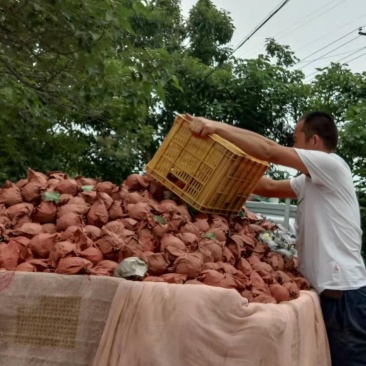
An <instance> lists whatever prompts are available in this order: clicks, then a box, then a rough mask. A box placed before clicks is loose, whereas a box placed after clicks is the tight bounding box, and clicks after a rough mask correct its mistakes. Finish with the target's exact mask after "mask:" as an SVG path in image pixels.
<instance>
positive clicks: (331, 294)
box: [320, 290, 344, 299]
mask: <svg viewBox="0 0 366 366" xmlns="http://www.w3.org/2000/svg"><path fill="white" fill-rule="evenodd" d="M343 295H344V293H343V291H340V290H324V291H323V292H322V293H321V294H320V296H321V297H325V298H327V299H341V298H342V297H343Z"/></svg>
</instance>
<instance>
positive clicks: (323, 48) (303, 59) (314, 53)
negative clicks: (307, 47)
mask: <svg viewBox="0 0 366 366" xmlns="http://www.w3.org/2000/svg"><path fill="white" fill-rule="evenodd" d="M358 29H359V27H357V28H355V29H353V30H351V31H350V32H348V33H346V34H345V35H343V36H341V37H339V38H337V39H336V40H335V41H333V42H331V43H329V44H327V45H326V46H324V47H322V48H320V49H318V50H317V51H315V52H313V53H311V54H310V55H307V56H306V57H303V58H302V59H301V60H300V61H299V62H303V61H305V60H306V59H308V58H309V57H311V56H313V55H316V54H317V53H319V52H320V51H323V50H325V49H326V48H328V47H329V46H331V45H333V44H334V43H337V42H338V41H340V40H341V39H343V38H346V37H347V36H349V35H350V34H352V33H354V32H355V31H357V30H358Z"/></svg>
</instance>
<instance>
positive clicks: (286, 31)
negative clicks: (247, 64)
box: [248, 0, 347, 53]
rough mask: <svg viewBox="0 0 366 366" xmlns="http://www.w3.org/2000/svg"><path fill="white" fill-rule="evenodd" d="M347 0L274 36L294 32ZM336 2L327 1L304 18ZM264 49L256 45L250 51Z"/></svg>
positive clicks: (332, 0)
mask: <svg viewBox="0 0 366 366" xmlns="http://www.w3.org/2000/svg"><path fill="white" fill-rule="evenodd" d="M345 1H347V0H342V1H340V2H339V3H337V4H335V5H334V6H332V7H331V8H330V9H326V10H325V11H324V12H322V13H320V14H317V15H316V16H315V17H313V18H311V19H310V20H308V21H306V22H302V23H300V25H299V24H298V22H295V23H293V24H292V25H290V26H289V27H287V28H286V29H285V30H282V31H280V32H279V33H277V34H275V35H274V36H273V38H277V37H280V36H281V35H282V34H285V33H288V32H290V31H291V33H293V32H294V31H296V30H298V29H300V28H302V27H303V26H305V25H306V24H308V23H309V22H311V21H312V20H315V19H316V18H319V17H320V16H321V15H323V14H324V13H328V12H329V11H330V10H332V9H333V8H335V7H337V6H338V5H340V4H341V3H343V2H345ZM332 3H334V0H331V1H329V2H328V3H326V4H325V5H323V6H321V7H320V8H317V9H315V10H314V11H313V12H311V13H310V14H308V15H307V16H306V17H305V18H304V19H303V20H306V19H307V18H309V17H310V16H311V15H313V14H315V13H318V12H319V10H321V9H324V8H325V7H327V6H328V5H329V4H332ZM293 26H297V27H295V29H293ZM261 49H262V47H260V48H258V47H255V48H253V49H252V50H251V51H249V52H248V53H253V52H258V51H260V50H261Z"/></svg>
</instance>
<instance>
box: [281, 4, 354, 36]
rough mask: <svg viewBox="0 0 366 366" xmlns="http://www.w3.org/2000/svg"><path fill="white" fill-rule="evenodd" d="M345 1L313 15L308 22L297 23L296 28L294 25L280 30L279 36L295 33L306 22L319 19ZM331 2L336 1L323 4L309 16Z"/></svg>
mask: <svg viewBox="0 0 366 366" xmlns="http://www.w3.org/2000/svg"><path fill="white" fill-rule="evenodd" d="M345 1H347V0H341V1H339V2H338V3H337V4H335V5H333V6H332V7H331V8H329V9H326V10H324V11H323V12H321V13H320V14H317V15H316V16H315V17H312V18H311V19H309V20H308V21H307V22H304V23H301V24H298V25H297V27H295V28H292V27H289V28H286V29H285V30H284V31H282V32H280V34H278V35H277V37H279V36H281V35H282V34H285V33H289V32H291V33H294V32H295V31H297V30H298V29H300V28H302V27H303V26H305V25H306V24H308V23H310V22H311V21H313V20H315V19H317V18H319V17H321V16H322V15H323V14H325V13H328V12H329V11H331V10H333V9H334V8H336V7H337V6H339V5H340V4H342V3H344V2H345ZM331 3H334V0H332V1H330V2H329V3H327V4H325V5H323V6H322V7H320V8H319V9H317V10H315V11H313V12H312V13H311V14H309V15H308V17H309V16H311V15H312V14H314V13H317V12H318V11H319V10H321V9H323V8H324V7H326V6H328V5H329V4H331ZM305 19H306V18H305ZM295 24H296V23H294V25H295Z"/></svg>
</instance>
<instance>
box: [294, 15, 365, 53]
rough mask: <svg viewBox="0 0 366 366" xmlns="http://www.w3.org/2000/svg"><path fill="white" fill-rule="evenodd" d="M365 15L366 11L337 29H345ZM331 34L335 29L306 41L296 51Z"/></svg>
mask: <svg viewBox="0 0 366 366" xmlns="http://www.w3.org/2000/svg"><path fill="white" fill-rule="evenodd" d="M365 16H366V13H365V14H363V15H361V16H360V17H358V18H356V19H353V20H351V21H350V22H348V23H346V24H343V25H342V26H341V27H340V28H337V31H339V30H341V29H343V28H345V27H347V26H348V25H350V24H352V23H354V22H355V21H357V20H360V19H362V18H364V17H365ZM330 34H334V30H331V31H330V32H327V33H325V34H323V35H321V36H320V37H318V38H315V39H312V40H311V41H310V42H308V43H305V44H304V45H303V46H302V47H300V48H298V49H297V50H296V51H295V52H296V53H297V52H299V51H301V50H303V49H304V48H307V46H310V45H313V44H314V43H315V42H317V41H319V40H320V39H323V38H325V37H326V36H329V35H330Z"/></svg>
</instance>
